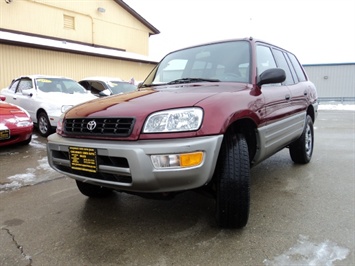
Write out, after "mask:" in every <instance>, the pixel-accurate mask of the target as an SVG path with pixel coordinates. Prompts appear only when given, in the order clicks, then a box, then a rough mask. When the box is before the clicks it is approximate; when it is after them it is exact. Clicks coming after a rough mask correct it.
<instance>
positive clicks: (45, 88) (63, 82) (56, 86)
mask: <svg viewBox="0 0 355 266" xmlns="http://www.w3.org/2000/svg"><path fill="white" fill-rule="evenodd" d="M36 85H37V88H38V89H39V90H40V91H42V92H61V93H68V94H73V93H83V94H84V93H87V91H86V90H85V89H84V88H83V87H82V86H81V85H80V84H79V83H78V82H76V81H74V80H71V79H64V78H38V79H36Z"/></svg>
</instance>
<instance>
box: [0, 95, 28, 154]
mask: <svg viewBox="0 0 355 266" xmlns="http://www.w3.org/2000/svg"><path fill="white" fill-rule="evenodd" d="M5 99H6V97H5V96H3V95H0V147H2V146H7V145H11V144H16V143H20V144H28V143H30V142H31V139H32V131H33V122H32V119H31V118H30V115H29V114H28V113H27V112H26V111H25V110H24V109H22V108H21V107H19V106H17V105H14V104H10V103H7V102H5Z"/></svg>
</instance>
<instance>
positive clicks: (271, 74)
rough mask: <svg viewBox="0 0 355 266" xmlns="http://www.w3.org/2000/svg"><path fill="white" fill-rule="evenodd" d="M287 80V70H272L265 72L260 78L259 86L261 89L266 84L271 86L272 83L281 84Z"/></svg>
mask: <svg viewBox="0 0 355 266" xmlns="http://www.w3.org/2000/svg"><path fill="white" fill-rule="evenodd" d="M285 79H286V73H285V70H283V69H281V68H270V69H267V70H265V71H264V72H263V73H261V74H260V75H259V76H258V83H257V85H258V86H259V87H261V86H262V85H264V84H271V83H281V82H284V81H285Z"/></svg>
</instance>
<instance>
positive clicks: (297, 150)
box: [289, 115, 314, 164]
mask: <svg viewBox="0 0 355 266" xmlns="http://www.w3.org/2000/svg"><path fill="white" fill-rule="evenodd" d="M313 146H314V129H313V120H312V118H311V117H310V116H309V115H307V117H306V125H305V127H304V130H303V133H302V135H301V137H300V138H299V139H298V140H296V141H295V142H293V143H292V144H291V145H290V147H289V150H290V156H291V159H292V161H294V162H295V163H299V164H306V163H309V162H310V161H311V158H312V154H313Z"/></svg>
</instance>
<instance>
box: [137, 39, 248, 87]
mask: <svg viewBox="0 0 355 266" xmlns="http://www.w3.org/2000/svg"><path fill="white" fill-rule="evenodd" d="M249 65H250V48H249V43H248V42H246V41H229V42H222V43H214V44H209V45H203V46H198V47H192V48H187V49H184V50H179V51H176V52H173V53H170V54H168V55H167V56H166V57H165V58H164V59H163V60H162V61H161V62H160V63H159V65H158V66H157V67H156V68H155V69H154V70H153V71H152V72H151V73H150V75H149V76H148V77H147V79H146V80H145V82H144V83H143V87H144V86H145V87H147V86H152V85H161V84H167V83H170V84H173V83H188V82H203V81H207V82H215V81H223V82H245V83H250V80H249V79H250V78H249V76H250V75H249Z"/></svg>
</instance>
